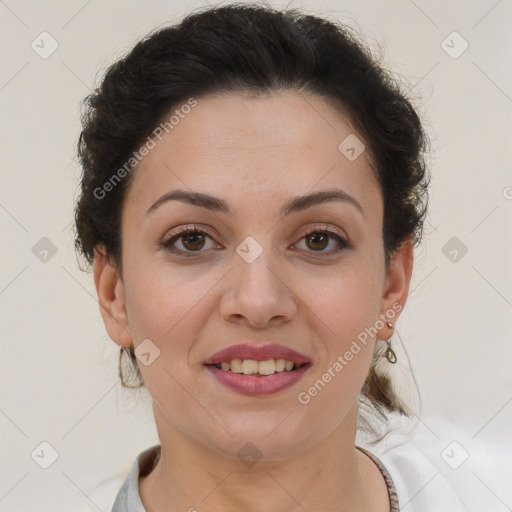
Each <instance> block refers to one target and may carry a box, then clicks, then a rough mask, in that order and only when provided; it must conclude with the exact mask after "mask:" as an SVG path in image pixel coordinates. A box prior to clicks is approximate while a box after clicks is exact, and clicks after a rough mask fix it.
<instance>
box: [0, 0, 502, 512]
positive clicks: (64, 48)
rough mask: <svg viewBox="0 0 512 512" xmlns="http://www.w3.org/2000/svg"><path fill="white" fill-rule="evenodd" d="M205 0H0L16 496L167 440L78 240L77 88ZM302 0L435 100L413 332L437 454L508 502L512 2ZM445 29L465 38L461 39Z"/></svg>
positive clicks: (82, 475) (6, 464)
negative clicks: (454, 445) (48, 51)
mask: <svg viewBox="0 0 512 512" xmlns="http://www.w3.org/2000/svg"><path fill="white" fill-rule="evenodd" d="M271 3H272V5H274V6H278V7H283V6H284V5H285V3H284V2H282V3H281V2H271ZM204 5H206V3H205V2H200V1H197V2H189V1H164V0H158V1H157V0H154V1H149V2H142V1H138V2H137V1H133V0H131V1H121V0H107V1H99V0H92V1H89V2H87V1H76V0H75V1H63V0H61V1H58V0H49V1H46V2H37V1H35V0H34V1H28V0H25V1H23V0H20V1H14V0H5V1H1V2H0V20H1V21H0V23H1V31H0V34H1V40H0V41H1V45H0V47H1V48H2V67H1V70H0V108H1V115H2V125H1V155H2V157H1V170H2V187H1V190H0V226H1V233H2V238H1V239H2V251H1V253H0V257H1V262H0V269H1V271H0V308H1V309H0V315H1V340H2V358H1V361H0V365H1V368H0V375H1V379H2V382H1V388H0V389H1V391H0V392H1V395H0V432H1V436H2V442H1V445H0V446H1V448H0V450H1V451H0V454H1V458H0V460H1V461H2V467H1V473H0V510H2V511H7V510H9V511H12V512H18V511H32V510H36V509H37V510H38V511H41V512H44V511H50V510H52V503H54V502H56V501H58V500H59V499H61V498H65V497H67V496H70V495H72V494H74V493H77V492H81V491H80V489H84V488H86V487H87V486H88V485H90V484H91V483H94V482H97V481H100V480H101V479H102V478H106V477H108V476H109V475H112V474H116V473H122V472H126V471H127V469H128V468H129V466H130V465H131V463H132V461H133V459H134V458H135V456H136V455H137V454H138V453H139V452H140V451H142V450H143V449H144V448H146V447H149V446H150V445H152V444H155V443H157V442H158V439H157V437H156V432H155V428H154V425H153V419H152V416H151V410H150V408H149V407H148V405H147V403H148V402H147V400H146V401H144V397H142V399H141V400H140V401H139V402H138V403H137V402H136V401H135V400H134V399H133V398H131V395H130V393H127V392H125V391H122V390H121V389H120V386H119V384H118V378H117V350H116V348H117V346H116V345H115V344H114V343H113V342H112V341H111V340H110V339H109V338H108V337H107V335H106V332H105V330H104V327H103V324H102V321H101V318H100V314H99V309H98V305H97V302H96V297H95V291H94V287H93V282H92V276H91V275H89V274H85V273H81V272H80V271H79V269H78V266H77V263H76V260H75V256H74V251H73V241H72V234H71V230H70V228H71V223H72V209H73V201H74V197H75V194H76V188H77V176H78V172H77V164H76V161H75V160H74V150H75V144H76V141H77V137H78V134H79V129H80V127H79V120H78V115H79V102H80V100H81V99H82V98H83V97H84V96H85V95H86V94H87V93H88V92H89V91H90V89H92V88H93V87H94V85H95V84H97V79H98V78H99V77H100V76H101V72H102V71H103V70H104V69H105V67H106V66H107V65H108V64H109V63H111V62H112V61H113V60H114V59H116V58H118V57H120V56H121V55H122V54H123V53H124V52H126V51H127V50H128V49H129V48H130V47H131V45H132V44H133V42H134V41H135V39H136V38H139V37H142V36H144V35H145V34H146V33H147V32H148V31H150V30H151V29H153V28H155V27H156V26H158V25H161V24H165V23H166V22H173V21H177V20H178V19H179V18H180V17H181V16H182V15H183V14H184V13H185V12H188V11H190V10H191V9H193V8H194V7H199V6H204ZM291 7H304V8H305V9H307V10H309V11H311V12H316V13H319V14H323V15H327V16H329V17H332V18H336V19H343V20H344V21H346V22H347V23H349V24H351V25H354V24H357V25H358V26H359V28H360V30H361V32H362V34H363V35H364V36H366V37H368V38H370V40H372V41H374V43H377V44H380V45H381V46H382V47H383V48H384V51H385V56H386V61H387V62H388V64H389V65H390V67H391V68H392V69H394V70H395V71H396V72H399V73H401V74H402V75H403V76H404V77H405V78H406V79H407V81H408V82H409V83H410V84H411V87H412V88H413V94H414V95H415V96H417V97H418V98H419V101H420V102H421V104H422V105H423V111H424V113H425V114H426V116H427V119H428V124H429V126H430V128H429V129H430V134H431V137H432V140H433V144H434V153H433V155H432V158H431V165H432V189H431V210H430V215H429V217H428V223H427V225H426V232H425V242H424V244H423V245H422V247H421V248H419V249H418V250H417V252H416V268H415V275H414V280H413V285H412V293H411V295H410V297H409V302H408V304H407V307H406V309H405V312H404V314H403V315H402V317H401V319H400V322H399V325H398V332H399V334H400V336H401V339H402V340H403V341H404V343H405V345H406V347H407V350H408V353H409V356H410V359H411V362H412V366H413V369H414V373H415V376H416V379H417V381H418V384H419V387H420V390H421V396H422V401H423V412H422V417H421V420H422V422H424V424H425V425H427V426H428V428H429V429H430V430H431V431H432V440H431V457H432V458H433V459H435V458H438V459H439V465H440V468H441V469H440V471H442V472H443V473H446V474H447V475H449V477H450V478H452V479H458V480H460V481H461V482H462V481H464V482H466V486H467V494H466V499H465V501H467V503H469V504H470V506H471V507H472V508H471V510H475V511H477V510H486V511H494V510H495V511H505V510H510V509H512V490H511V488H510V485H509V482H508V481H507V479H506V471H508V475H509V476H510V474H511V467H510V459H511V457H510V452H505V451H504V450H505V448H506V446H507V445H508V449H510V432H511V428H510V427H511V425H512V385H511V380H512V373H511V372H510V364H511V361H512V344H511V343H510V340H511V334H512V323H511V318H512V315H511V310H512V275H511V274H512V273H511V265H510V261H511V260H512V258H511V256H512V237H511V233H512V222H511V220H512V215H511V214H512V175H511V172H510V169H511V150H510V148H511V143H510V141H511V115H510V114H511V107H512V84H511V62H512V59H511V35H510V34H511V32H512V31H511V30H510V20H511V19H512V17H511V14H512V13H511V11H512V3H511V2H510V0H501V1H496V0H489V1H487V0H481V1H452V2H446V1H441V0H436V1H421V0H416V1H415V2H413V1H407V0H394V1H386V2H382V1H377V0H375V1H370V0H365V1H361V0H359V1H355V0H354V1H340V0H337V1H314V2H313V1H302V2H301V1H299V0H297V1H294V2H291ZM43 31H46V32H48V33H49V34H51V36H52V38H54V39H55V40H56V41H57V43H58V48H57V50H56V51H55V52H54V53H53V54H52V55H50V56H49V57H48V58H46V59H43V58H41V57H40V55H38V54H37V53H36V52H35V51H34V50H33V49H32V48H31V43H32V41H34V40H36V42H37V41H40V38H38V37H39V35H40V34H41V32H43ZM453 31H457V32H458V33H459V34H460V35H461V36H462V38H464V40H465V41H467V43H468V44H469V47H468V49H467V50H466V51H465V52H464V53H463V54H462V55H460V56H459V57H458V58H456V59H454V58H452V57H450V56H449V55H448V54H447V53H446V52H445V50H444V49H443V47H442V41H443V40H445V39H446V38H447V36H449V35H450V34H451V33H452V32H453ZM45 37H46V36H45ZM456 37H457V36H456ZM47 41H49V39H47ZM447 41H448V44H449V45H451V46H454V50H453V51H456V50H457V49H459V48H461V46H460V45H461V44H463V41H462V40H460V39H455V40H454V39H453V36H452V38H451V39H448V40H447ZM451 41H454V42H453V43H452V42H451ZM48 44H49V43H48ZM445 45H446V43H445ZM46 48H49V46H46ZM445 48H446V46H445ZM43 237H47V238H48V239H49V240H51V242H52V244H53V245H54V246H55V249H56V251H57V252H56V253H55V255H53V256H52V257H50V255H51V253H49V255H48V257H47V258H48V261H46V262H43V261H40V259H39V258H38V257H36V255H35V254H34V252H33V247H34V246H35V245H36V244H37V243H38V242H39V241H40V239H41V238H43ZM453 237H457V239H459V240H460V242H462V243H463V244H464V245H465V246H466V247H467V249H468V251H467V253H466V254H465V255H464V256H463V257H461V258H460V259H459V260H458V261H457V262H453V261H451V260H450V258H449V257H447V256H446V255H445V253H448V255H449V251H450V250H453V248H451V246H450V245H449V246H448V248H445V249H444V252H443V248H444V247H445V244H447V243H448V242H449V241H450V240H451V239H452V238H453ZM39 243H43V244H44V243H47V242H39ZM452 243H453V242H452ZM37 247H39V246H36V248H37ZM34 251H35V252H36V253H37V251H36V250H34ZM458 254H460V252H459V253H458ZM40 256H41V255H40ZM452 256H453V253H452ZM402 360H403V359H402ZM145 404H146V405H145ZM453 440H457V442H459V443H460V445H461V446H463V447H464V449H465V450H467V452H468V453H469V459H468V461H467V462H466V463H464V465H462V466H461V467H460V468H459V469H457V470H453V469H451V468H449V467H448V466H446V467H443V462H442V461H441V459H440V455H439V454H440V453H441V451H442V450H443V448H445V447H446V446H447V445H448V444H449V443H450V442H452V441H453ZM43 441H46V442H48V443H50V445H51V446H52V447H53V448H54V449H55V450H56V451H57V452H58V454H59V457H58V459H57V460H56V462H55V463H54V464H53V465H51V466H50V467H49V468H48V469H46V470H44V469H42V468H41V467H39V466H38V465H37V464H36V463H35V462H34V460H32V458H31V456H30V454H31V453H32V452H33V450H34V449H36V448H37V447H39V445H40V443H41V442H43ZM38 449H39V450H40V448H38ZM46 453H49V452H48V450H47V452H46ZM507 453H508V455H507ZM506 464H508V467H506ZM105 512H108V511H105Z"/></svg>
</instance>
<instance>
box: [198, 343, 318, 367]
mask: <svg viewBox="0 0 512 512" xmlns="http://www.w3.org/2000/svg"><path fill="white" fill-rule="evenodd" d="M233 359H253V360H255V361H265V360H267V359H286V360H287V361H293V362H294V363H295V364H296V365H301V364H305V363H309V362H310V360H309V359H308V358H307V357H306V356H305V355H304V354H300V353H299V352H297V351H296V350H293V349H291V348H288V347H285V346H283V345H278V344H276V343H267V344H266V345H261V343H260V344H258V345H255V344H253V343H240V344H237V345H231V346H229V347H227V348H224V349H222V350H219V352H216V353H215V354H214V355H213V356H211V357H210V358H208V359H207V360H206V361H205V362H204V364H219V363H222V362H225V361H227V362H229V361H233Z"/></svg>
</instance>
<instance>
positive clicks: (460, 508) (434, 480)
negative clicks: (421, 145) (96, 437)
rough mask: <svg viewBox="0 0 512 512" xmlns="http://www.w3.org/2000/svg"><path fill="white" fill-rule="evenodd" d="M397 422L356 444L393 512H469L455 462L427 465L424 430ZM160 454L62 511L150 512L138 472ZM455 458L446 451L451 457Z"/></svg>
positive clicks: (140, 460) (151, 453)
mask: <svg viewBox="0 0 512 512" xmlns="http://www.w3.org/2000/svg"><path fill="white" fill-rule="evenodd" d="M396 422H397V420H396V419H395V421H393V420H392V421H391V422H390V428H391V429H392V431H391V433H390V434H388V435H387V436H386V437H385V438H384V439H382V440H381V441H379V442H377V443H375V444H370V443H367V442H365V441H364V436H362V435H361V434H358V439H357V442H356V445H357V446H359V447H361V448H363V449H364V450H366V451H367V452H370V454H373V459H374V461H375V462H376V463H377V464H378V465H379V466H381V471H382V472H383V474H384V476H385V477H386V476H387V477H390V478H391V481H392V482H391V483H390V482H388V490H389V491H390V496H391V495H392V493H393V492H394V490H396V495H397V498H398V507H396V508H393V509H392V510H391V512H395V511H398V510H399V511H401V512H466V511H467V509H466V508H465V507H464V505H463V504H462V501H461V497H460V496H459V495H458V494H457V492H456V490H455V488H454V486H453V485H451V484H450V482H449V481H448V480H447V478H446V477H445V476H443V475H442V473H441V471H443V472H446V471H445V469H446V467H448V466H447V464H449V463H451V461H450V460H448V462H445V460H444V459H443V458H442V457H441V454H439V456H438V461H437V460H436V459H434V461H431V460H429V457H427V456H426V454H425V453H424V448H423V449H422V448H420V446H421V443H419V444H417V443H416V442H415V438H416V437H418V435H419V436H420V437H421V436H422V433H421V432H417V430H420V429H417V430H416V431H415V432H414V433H413V434H410V424H411V422H410V421H407V420H404V419H399V420H398V422H399V423H398V428H397V427H396V424H397V423H396ZM407 424H408V425H409V428H405V429H404V428H403V426H404V425H407ZM158 451H159V445H156V446H152V447H150V448H148V449H146V450H144V451H143V452H142V453H140V454H139V455H138V456H137V458H136V459H135V460H134V462H133V464H132V466H131V468H130V469H129V470H128V471H127V472H126V473H125V474H124V475H118V476H117V477H113V478H112V479H110V480H108V481H106V482H102V483H100V484H98V485H96V486H94V488H90V489H87V490H85V489H84V492H85V493H86V494H87V496H88V497H89V499H87V498H85V497H84V495H83V494H81V493H80V495H79V496H78V495H77V498H76V500H73V501H70V500H67V501H66V502H65V503H63V504H62V510H67V511H72V512H98V508H99V509H100V510H102V511H104V512H108V511H111V512H128V511H129V512H146V509H145V508H144V506H143V504H142V502H141V500H140V496H139V489H138V477H139V472H147V471H148V468H149V469H151V468H152V467H153V461H154V458H155V456H156V454H157V453H158ZM452 453H453V451H452V452H450V451H448V456H450V455H451V454H452ZM431 458H432V457H431V454H430V459H431ZM379 463H380V464H379ZM382 466H383V467H382ZM443 466H444V467H443ZM449 474H450V473H448V475H449ZM387 480H388V479H387ZM116 498H117V499H116ZM114 502H115V504H114ZM113 507H114V508H113Z"/></svg>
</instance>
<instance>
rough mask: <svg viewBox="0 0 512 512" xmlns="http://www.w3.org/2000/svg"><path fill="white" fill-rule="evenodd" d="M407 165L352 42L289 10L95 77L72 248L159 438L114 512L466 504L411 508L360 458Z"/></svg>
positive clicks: (383, 348)
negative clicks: (90, 269) (148, 404)
mask: <svg viewBox="0 0 512 512" xmlns="http://www.w3.org/2000/svg"><path fill="white" fill-rule="evenodd" d="M424 150H425V136H424V133H423V130H422V126H421V122H420V120H419V118H418V116H417V114H416V113H415V111H414V109H413V108H412V106H411V105H410V103H409V102H408V100H407V99H406V98H405V97H404V95H403V94H402V93H401V92H400V90H399V88H398V86H397V85H396V84H395V82H394V81H393V80H392V79H391V77H390V76H389V75H388V74H386V73H385V72H384V71H383V69H381V68H380V67H379V66H378V65H377V64H376V62H374V61H373V60H372V58H371V56H370V54H369V52H368V51H367V50H366V49H365V48H364V46H363V45H362V44H361V43H360V42H359V41H357V39H356V38H355V37H353V36H352V35H351V34H350V32H349V31H348V30H347V29H346V28H344V27H342V26H337V25H335V24H333V23H331V22H328V21H326V20H323V19H320V18H316V17H313V16H307V15H303V14H300V13H298V12H280V11H275V10H272V9H270V8H267V7H261V6H252V5H231V6H225V7H219V8H210V9H207V10H205V11H202V12H200V13H196V14H193V15H190V16H188V17H187V18H185V19H184V20H183V21H182V22H181V23H180V24H179V25H177V26H173V27H170V28H165V29H162V30H159V31H156V32H154V33H152V34H150V35H149V36H148V37H147V38H146V39H144V40H143V41H141V42H139V43H137V44H136V45H135V47H134V48H133V50H132V51H131V52H130V53H129V55H127V56H126V57H125V58H123V59H122V60H120V61H119V62H117V63H116V64H114V65H113V66H112V67H111V68H110V69H109V71H108V72H107V74H106V76H105V78H104V80H103V82H102V84H101V86H100V87H99V88H98V90H96V91H95V92H94V93H93V94H92V95H91V96H90V97H88V99H87V102H86V111H85V114H84V117H83V131H82V134H81V138H80V142H79V155H80V158H81V163H82V166H83V178H82V190H81V196H80V199H79V202H78V204H77V208H76V229H77V239H76V245H77V248H78V250H79V251H80V252H81V253H82V254H83V255H84V256H85V258H86V259H87V260H88V262H89V263H93V264H94V281H95V285H96V289H97V293H98V298H99V303H100V308H101V314H102V317H103V320H104V323H105V326H106V329H107V331H108V334H109V336H110V337H111V338H112V340H113V341H114V342H115V343H117V344H118V345H119V346H120V355H121V356H123V355H124V356H126V357H128V358H129V359H130V361H131V362H132V363H133V368H134V370H135V371H136V372H137V375H136V376H137V378H138V379H139V383H138V385H144V386H146V387H147V389H148V391H149V393H150V394H151V397H152V399H153V410H154V414H155V421H156V426H157V430H158V435H159V439H160V444H159V445H157V446H154V447H151V448H149V449H147V450H145V451H144V452H143V453H142V454H140V455H139V456H138V458H137V460H136V461H134V464H133V466H132V468H131V471H130V473H129V475H128V476H127V478H126V480H125V482H124V484H123V486H122V488H121V489H120V490H119V492H118V493H117V496H116V498H115V503H114V506H113V509H112V510H113V511H115V512H121V511H128V510H129V511H137V512H140V511H144V510H147V511H150V510H203V509H207V510H211V511H219V510H223V511H229V510H235V509H236V510H251V511H259V510H265V511H268V510H270V511H273V510H275V511H292V510H293V511H295V510H308V511H313V510H320V509H321V510H325V511H348V510H350V511H355V510H357V511H363V510H364V511H368V510H372V511H383V512H384V511H386V512H387V511H393V512H395V511H397V510H400V506H402V507H404V506H405V505H406V504H408V505H409V506H408V510H413V509H414V510H427V509H428V510H429V511H432V510H463V508H462V505H461V504H460V502H459V500H458V498H457V497H456V495H455V494H454V493H453V491H452V490H451V489H450V487H449V485H448V484H447V483H446V482H444V481H442V482H441V483H440V487H436V490H435V492H430V493H429V491H428V489H427V491H426V495H424V496H422V498H421V499H422V500H423V501H421V500H420V501H416V502H415V503H407V502H406V500H408V499H409V497H410V495H411V493H412V488H410V487H411V486H410V482H411V480H408V478H409V476H410V475H408V474H400V469H399V468H398V467H394V466H393V461H392V459H389V460H388V462H387V463H386V461H384V460H383V459H382V458H380V457H378V456H376V452H372V451H371V449H365V448H363V447H361V446H359V445H358V444H357V443H356V433H357V431H358V428H361V427H362V426H364V425H365V424H366V425H367V426H371V425H377V424H378V423H379V422H380V421H381V420H382V419H383V418H384V419H385V418H388V417H391V416H393V415H397V414H398V415H399V414H406V413H407V407H406V406H405V405H404V404H402V403H401V401H400V399H399V398H398V396H397V395H396V394H395V392H394V391H393V388H392V385H391V382H390V380H389V379H388V378H387V377H386V366H389V365H392V364H393V363H395V362H396V354H395V352H394V350H393V344H392V341H391V339H392V336H393V333H394V329H395V324H396V321H397V318H398V317H399V315H400V313H401V311H402V310H403V307H404V306H405V303H406V300H407V294H408V290H409V283H410V279H411V274H412V267H413V246H414V245H415V244H417V243H419V241H420V239H421V228H422V223H423V219H424V216H425V211H426V188H427V183H428V177H427V173H426V170H425V165H424V161H423V152H424ZM120 368H121V358H120ZM121 378H122V382H123V383H124V384H125V385H126V383H125V381H124V379H125V377H124V375H123V372H121ZM368 411H369V412H370V416H369V417H368V415H367V413H368ZM364 412H366V416H365V417H363V415H362V413H364ZM375 428H377V427H375ZM376 446H378V444H377V445H376ZM410 457H411V458H410V460H409V463H410V465H409V466H407V465H406V466H402V468H404V467H409V468H410V467H412V468H416V467H418V468H419V467H420V465H421V464H420V463H419V462H418V463H417V464H416V462H417V461H416V459H415V457H416V455H411V456H410ZM418 460H419V459H418ZM413 471H415V469H413ZM405 473H407V471H405ZM413 476H414V477H416V476H417V475H413ZM411 478H412V477H411ZM439 489H441V490H439ZM414 507H416V508H414ZM422 507H423V508H422ZM426 507H428V508H426Z"/></svg>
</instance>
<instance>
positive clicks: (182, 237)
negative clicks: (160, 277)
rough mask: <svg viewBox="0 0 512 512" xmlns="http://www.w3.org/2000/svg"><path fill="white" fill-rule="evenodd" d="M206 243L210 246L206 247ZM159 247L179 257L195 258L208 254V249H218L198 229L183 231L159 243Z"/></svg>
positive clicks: (205, 234) (208, 237) (209, 238)
mask: <svg viewBox="0 0 512 512" xmlns="http://www.w3.org/2000/svg"><path fill="white" fill-rule="evenodd" d="M208 242H210V244H209V245H208ZM161 246H162V247H163V248H164V249H165V250H166V251H169V252H171V253H174V254H177V255H179V256H196V255H200V254H202V253H206V252H208V250H209V249H218V248H219V246H218V245H217V246H216V244H215V243H214V240H213V238H212V237H211V236H210V235H209V234H208V233H206V232H203V231H201V230H199V229H185V230H182V231H181V232H180V233H178V234H176V235H174V236H172V237H171V238H169V239H168V240H166V241H164V242H162V243H161Z"/></svg>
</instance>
